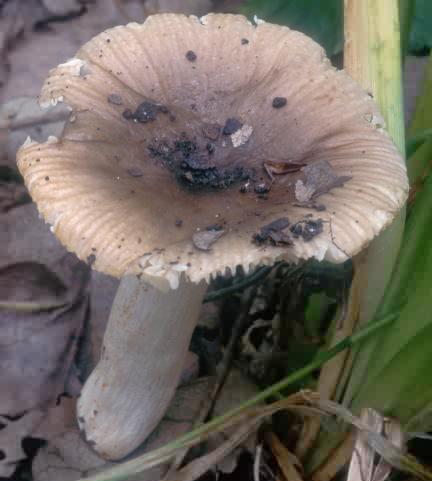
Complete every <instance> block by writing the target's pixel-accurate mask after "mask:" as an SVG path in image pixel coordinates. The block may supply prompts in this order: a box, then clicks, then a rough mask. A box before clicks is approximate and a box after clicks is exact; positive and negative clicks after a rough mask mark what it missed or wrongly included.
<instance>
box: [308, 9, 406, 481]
mask: <svg viewBox="0 0 432 481" xmlns="http://www.w3.org/2000/svg"><path fill="white" fill-rule="evenodd" d="M344 8H345V10H344V18H345V49H344V62H345V70H346V71H347V72H348V73H349V74H350V75H351V76H352V77H353V78H354V79H355V80H357V82H359V83H360V85H361V86H362V87H363V88H364V89H365V90H366V91H368V92H370V93H371V94H372V95H373V96H374V98H375V100H376V102H377V103H378V105H379V107H380V109H381V112H382V115H383V117H384V119H385V122H386V127H387V130H388V133H389V134H390V136H391V137H392V138H393V140H394V142H395V144H396V145H397V147H398V148H399V150H400V151H401V152H402V153H404V152H405V135H404V117H403V106H402V71H401V45H400V28H399V9H398V0H380V1H379V2H377V1H376V0H345V2H344ZM404 223H405V212H404V211H403V212H401V213H400V214H399V215H398V216H397V218H396V219H395V221H394V222H393V224H392V225H391V226H390V227H389V228H387V229H386V230H385V231H384V232H382V233H381V234H380V235H379V236H378V237H377V238H376V239H374V240H373V241H372V243H371V244H370V246H369V247H368V249H367V251H366V253H363V254H360V255H359V256H357V258H356V259H354V266H355V271H354V278H353V283H352V287H351V294H350V298H349V302H348V307H347V313H348V314H347V319H346V322H347V324H350V323H351V324H352V325H355V324H357V325H363V324H364V323H367V322H368V321H369V320H370V319H373V318H374V317H375V313H376V311H377V310H378V307H379V305H380V302H381V301H382V299H383V296H384V293H385V290H386V288H387V286H388V284H389V282H390V278H391V274H392V272H393V269H394V266H395V264H396V261H397V258H398V255H399V250H400V246H401V240H402V236H403V230H404ZM374 346H375V340H374V338H371V339H369V341H368V342H367V343H363V344H362V345H361V346H360V347H359V348H358V349H356V351H355V352H354V353H352V356H351V358H350V359H348V362H346V363H345V366H344V372H343V373H342V374H341V375H340V377H339V385H338V386H337V389H336V394H341V393H343V392H345V396H344V404H345V405H349V404H350V402H351V400H352V399H353V397H354V395H355V393H356V392H357V390H358V389H359V388H360V387H361V385H362V383H363V382H364V379H365V378H366V376H367V371H368V369H369V365H370V362H371V357H372V354H373V351H374ZM352 359H355V362H354V364H352V362H351V361H352ZM345 380H347V385H346V386H345V385H343V383H344V382H345ZM329 438H330V439H329ZM341 438H342V435H340V436H338V435H333V436H327V435H321V436H320V437H319V438H318V441H317V443H316V445H315V446H314V449H313V450H312V452H311V453H310V455H309V457H308V459H307V461H308V462H307V470H308V472H309V473H311V472H314V475H316V477H317V479H319V478H320V475H319V474H318V475H317V474H316V473H317V472H316V469H317V468H318V467H319V466H320V465H322V463H324V462H325V461H326V460H327V459H328V458H329V456H331V454H332V451H333V448H335V447H336V446H337V445H338V444H339V442H340V440H341ZM339 467H340V465H338V464H337V463H336V464H335V468H334V469H335V470H336V469H338V468H339ZM318 473H319V468H318ZM332 474H335V473H332ZM326 476H327V473H326ZM330 476H331V475H330Z"/></svg>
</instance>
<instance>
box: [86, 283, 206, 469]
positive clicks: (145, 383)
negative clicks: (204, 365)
mask: <svg viewBox="0 0 432 481" xmlns="http://www.w3.org/2000/svg"><path fill="white" fill-rule="evenodd" d="M206 287H207V285H206V283H205V282H201V283H200V284H193V283H191V282H188V281H186V280H185V279H184V278H183V276H182V278H181V279H180V285H179V287H178V288H177V289H174V290H173V289H170V290H169V291H168V292H162V291H160V290H158V289H156V288H155V287H153V286H151V285H150V284H147V283H144V282H142V281H140V280H139V279H137V277H136V276H134V275H126V276H124V277H123V278H122V280H121V282H120V286H119V289H118V291H117V294H116V297H115V299H114V303H113V307H112V310H111V314H110V317H109V321H108V327H107V329H106V332H105V336H104V340H103V346H102V352H101V359H100V361H99V363H98V364H97V366H96V368H95V370H94V371H93V372H92V374H91V375H90V377H89V378H88V380H87V381H86V383H85V385H84V388H83V390H82V393H81V397H80V399H79V401H78V407H77V410H78V423H79V426H80V428H81V430H82V431H83V433H84V435H85V438H86V440H87V441H88V442H89V443H90V444H91V445H92V447H93V448H94V449H95V450H96V451H97V452H98V453H99V454H100V455H101V456H103V457H104V458H107V459H112V460H116V459H121V458H123V457H124V456H126V455H127V454H129V453H130V452H131V451H133V450H134V449H135V448H136V447H137V446H139V445H140V444H141V443H142V442H143V441H144V440H145V438H146V437H147V436H148V435H149V434H150V433H151V431H152V430H153V429H154V428H155V426H156V425H157V424H158V422H159V421H160V419H161V418H162V416H163V414H164V413H165V410H166V408H167V407H168V404H169V402H170V401H171V399H172V396H173V394H174V392H175V389H176V387H177V384H178V382H179V379H180V375H181V372H182V367H183V363H184V360H185V357H186V353H187V350H188V346H189V342H190V339H191V336H192V332H193V330H194V328H195V325H196V323H197V321H198V316H199V312H200V307H201V304H202V300H203V297H204V294H205V291H206Z"/></svg>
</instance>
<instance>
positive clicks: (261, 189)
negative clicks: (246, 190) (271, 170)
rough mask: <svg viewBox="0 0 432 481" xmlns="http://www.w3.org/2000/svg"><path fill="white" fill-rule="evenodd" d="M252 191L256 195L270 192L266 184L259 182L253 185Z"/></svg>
mask: <svg viewBox="0 0 432 481" xmlns="http://www.w3.org/2000/svg"><path fill="white" fill-rule="evenodd" d="M254 191H255V193H256V194H267V193H268V192H270V187H269V186H268V185H267V184H266V183H264V182H261V183H259V184H256V185H255V187H254Z"/></svg>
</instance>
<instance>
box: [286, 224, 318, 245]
mask: <svg viewBox="0 0 432 481" xmlns="http://www.w3.org/2000/svg"><path fill="white" fill-rule="evenodd" d="M290 231H291V232H292V234H293V236H294V237H295V238H296V239H298V238H299V237H301V238H302V239H303V240H304V241H305V242H309V241H310V240H312V239H313V238H314V237H316V236H317V235H318V234H321V232H322V231H323V221H322V219H316V220H303V221H299V222H297V223H296V224H294V225H292V226H291V227H290Z"/></svg>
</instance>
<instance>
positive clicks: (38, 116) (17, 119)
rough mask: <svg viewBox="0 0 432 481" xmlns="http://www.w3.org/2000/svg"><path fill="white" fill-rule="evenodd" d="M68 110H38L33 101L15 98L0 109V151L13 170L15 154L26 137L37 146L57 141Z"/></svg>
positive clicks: (62, 107)
mask: <svg viewBox="0 0 432 481" xmlns="http://www.w3.org/2000/svg"><path fill="white" fill-rule="evenodd" d="M69 114H70V112H69V110H68V109H67V107H66V106H65V105H62V104H58V105H56V106H55V107H49V108H47V109H41V108H40V107H39V105H38V103H37V100H36V98H33V97H16V98H14V99H12V100H9V101H8V102H6V103H5V104H3V105H1V106H0V131H3V132H5V133H7V135H8V137H7V139H6V141H5V143H4V150H5V152H6V155H7V157H8V158H9V159H10V160H11V162H10V164H11V166H15V154H16V151H17V150H18V148H19V147H20V146H21V145H22V144H23V143H24V141H25V140H26V138H27V137H30V138H31V139H32V140H35V141H38V142H41V141H45V140H46V139H47V138H48V136H50V135H54V136H56V137H58V136H59V135H60V134H61V132H62V130H63V126H64V123H65V121H66V119H67V118H68V117H69Z"/></svg>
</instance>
